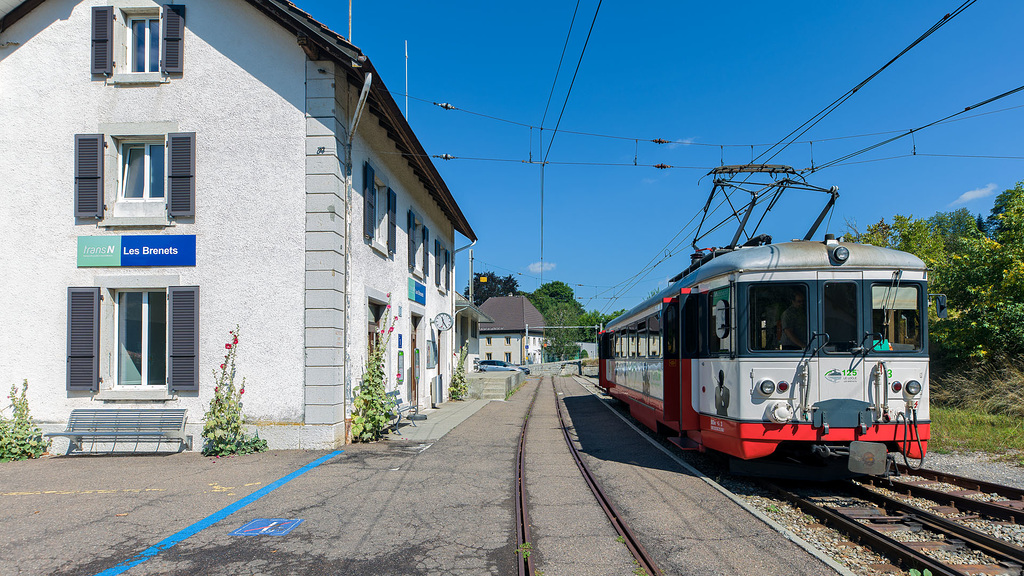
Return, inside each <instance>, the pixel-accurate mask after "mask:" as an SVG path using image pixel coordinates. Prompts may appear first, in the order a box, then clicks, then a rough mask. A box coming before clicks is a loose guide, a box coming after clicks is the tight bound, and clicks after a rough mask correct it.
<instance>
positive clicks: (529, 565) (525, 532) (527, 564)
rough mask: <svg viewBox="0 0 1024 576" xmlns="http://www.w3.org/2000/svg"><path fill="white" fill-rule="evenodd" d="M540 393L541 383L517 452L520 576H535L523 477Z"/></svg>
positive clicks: (517, 551) (517, 522) (516, 500)
mask: <svg viewBox="0 0 1024 576" xmlns="http://www.w3.org/2000/svg"><path fill="white" fill-rule="evenodd" d="M539 393H540V382H537V389H536V390H535V391H534V392H533V399H532V400H530V406H529V407H528V408H527V409H526V416H525V417H524V418H523V430H522V432H521V433H520V434H519V448H518V450H517V451H516V495H515V498H514V500H515V502H516V557H517V558H518V560H517V561H516V564H517V566H518V570H519V576H533V574H534V573H535V572H534V567H533V558H532V554H530V552H531V551H532V548H528V546H530V517H529V514H528V513H527V505H526V481H525V478H524V475H523V471H524V470H525V468H526V466H525V462H524V459H523V456H524V452H525V450H524V449H525V447H526V428H527V425H528V424H529V423H530V413H531V412H533V405H534V404H535V403H536V402H537V395H538V394H539Z"/></svg>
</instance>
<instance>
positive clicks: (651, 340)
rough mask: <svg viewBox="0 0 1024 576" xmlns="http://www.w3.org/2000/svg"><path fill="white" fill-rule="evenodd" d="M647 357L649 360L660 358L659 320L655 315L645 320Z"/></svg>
mask: <svg viewBox="0 0 1024 576" xmlns="http://www.w3.org/2000/svg"><path fill="white" fill-rule="evenodd" d="M647 341H648V349H647V355H648V356H650V357H651V358H661V318H660V317H659V316H657V315H655V316H651V317H650V318H649V319H648V320H647Z"/></svg>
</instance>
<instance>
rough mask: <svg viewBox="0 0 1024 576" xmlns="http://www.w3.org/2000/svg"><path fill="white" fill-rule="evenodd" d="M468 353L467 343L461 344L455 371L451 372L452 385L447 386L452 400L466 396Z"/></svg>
mask: <svg viewBox="0 0 1024 576" xmlns="http://www.w3.org/2000/svg"><path fill="white" fill-rule="evenodd" d="M468 354H469V348H468V345H463V346H462V350H460V351H459V363H458V364H456V365H455V373H454V374H452V385H451V386H449V387H448V395H449V396H451V398H452V400H462V399H463V398H465V397H466V392H467V386H466V356H467V355H468Z"/></svg>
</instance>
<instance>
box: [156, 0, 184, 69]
mask: <svg viewBox="0 0 1024 576" xmlns="http://www.w3.org/2000/svg"><path fill="white" fill-rule="evenodd" d="M160 56H161V58H160V69H161V70H163V71H164V73H165V74H181V73H182V72H184V69H185V7H184V6H181V5H177V4H166V5H164V14H163V30H162V34H161V38H160Z"/></svg>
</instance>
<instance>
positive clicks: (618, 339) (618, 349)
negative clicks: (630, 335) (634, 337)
mask: <svg viewBox="0 0 1024 576" xmlns="http://www.w3.org/2000/svg"><path fill="white" fill-rule="evenodd" d="M615 357H616V358H622V334H621V333H619V332H616V333H615Z"/></svg>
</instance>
